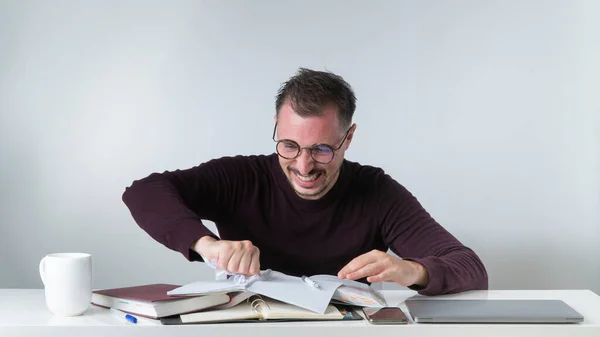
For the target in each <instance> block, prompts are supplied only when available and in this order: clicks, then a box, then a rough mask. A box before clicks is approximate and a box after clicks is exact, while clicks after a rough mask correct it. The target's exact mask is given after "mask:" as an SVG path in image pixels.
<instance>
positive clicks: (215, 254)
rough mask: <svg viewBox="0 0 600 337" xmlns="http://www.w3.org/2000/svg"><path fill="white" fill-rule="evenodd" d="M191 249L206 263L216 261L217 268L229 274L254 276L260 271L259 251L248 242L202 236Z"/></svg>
mask: <svg viewBox="0 0 600 337" xmlns="http://www.w3.org/2000/svg"><path fill="white" fill-rule="evenodd" d="M192 249H193V250H195V251H196V252H197V253H198V254H200V255H202V256H203V257H205V258H206V259H207V260H208V261H212V260H214V259H216V260H217V267H218V268H220V269H223V270H226V271H228V272H230V273H236V274H243V275H256V274H258V272H259V271H260V261H259V256H260V251H259V250H258V248H257V247H255V246H254V245H253V244H252V242H250V241H248V240H245V241H228V240H217V239H215V238H213V237H211V236H203V237H201V238H200V239H199V240H198V241H196V242H195V243H194V245H193V248H192Z"/></svg>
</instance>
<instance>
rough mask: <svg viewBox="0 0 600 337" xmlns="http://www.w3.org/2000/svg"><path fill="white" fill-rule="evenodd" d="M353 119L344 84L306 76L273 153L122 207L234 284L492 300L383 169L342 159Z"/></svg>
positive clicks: (140, 186) (231, 161)
mask: <svg viewBox="0 0 600 337" xmlns="http://www.w3.org/2000/svg"><path fill="white" fill-rule="evenodd" d="M355 107H356V99H355V96H354V93H353V91H352V88H351V87H350V85H349V84H348V83H346V82H345V81H344V80H343V79H342V78H341V77H340V76H338V75H335V74H333V73H329V72H322V71H314V70H309V69H302V68H301V69H300V70H299V71H298V73H297V74H296V75H295V76H293V77H292V78H290V79H289V80H288V81H287V82H285V83H284V84H283V85H282V87H281V88H280V90H279V92H278V95H277V99H276V104H275V108H276V114H275V127H274V130H273V140H274V141H275V148H276V153H273V154H271V155H255V156H235V157H223V158H219V159H212V160H210V161H207V162H204V163H202V164H200V165H198V166H197V167H193V168H190V169H186V170H176V171H174V172H164V173H162V174H159V173H153V174H151V175H150V176H148V177H146V178H144V179H141V180H138V181H134V182H133V184H132V185H131V186H130V187H128V188H127V189H126V190H125V192H124V194H123V201H124V202H125V204H126V205H127V207H129V209H130V211H131V214H132V216H133V218H134V219H135V221H136V222H137V223H138V225H139V226H140V227H141V228H142V229H143V230H145V231H146V232H147V233H148V234H149V235H150V236H152V237H153V238H154V239H155V240H157V241H158V242H160V243H162V244H163V245H165V246H166V247H168V248H170V249H173V250H176V251H179V252H181V254H183V255H184V256H185V257H186V258H187V259H188V260H189V261H202V257H204V258H205V259H206V260H208V261H213V260H217V266H218V267H219V268H221V269H225V270H227V271H229V272H232V273H241V274H245V275H253V274H256V273H258V272H259V271H260V270H264V269H269V268H270V269H273V270H277V271H280V272H283V273H287V274H290V275H296V276H300V275H315V274H333V275H337V276H338V277H340V278H343V279H351V280H359V281H365V280H366V282H396V283H398V284H400V285H403V286H407V287H410V288H411V289H414V290H417V291H419V292H420V293H421V294H424V295H437V294H444V293H456V292H462V291H466V290H473V289H487V287H488V279H487V273H486V270H485V267H484V265H483V263H482V262H481V260H480V259H479V258H478V256H477V255H476V254H475V253H474V252H473V251H472V250H471V249H469V248H467V247H465V246H464V245H462V244H461V243H460V242H459V241H458V240H457V239H456V238H455V237H453V236H452V235H451V234H450V233H448V232H447V231H446V230H445V229H444V228H443V227H442V226H440V225H439V224H438V223H437V222H436V221H435V220H434V219H433V218H432V217H431V216H430V215H429V214H428V213H427V212H426V211H425V209H424V208H423V207H422V206H421V205H420V204H419V202H418V201H417V200H416V198H415V197H413V196H412V195H411V194H410V192H408V191H407V190H406V189H405V188H404V187H403V186H401V185H400V184H399V183H397V182H396V181H395V180H393V179H392V178H391V177H390V176H389V175H387V174H385V173H384V171H383V170H382V169H380V168H376V167H372V166H365V165H360V164H358V163H354V162H350V161H348V160H346V159H344V153H345V151H346V150H347V149H348V148H349V147H350V144H351V143H352V140H353V138H354V133H355V131H356V125H355V124H353V123H352V116H353V114H354V110H355ZM202 219H207V220H210V221H213V222H214V223H215V224H216V226H217V228H218V231H219V235H220V238H218V237H216V236H215V235H213V234H212V232H210V230H208V229H207V228H206V227H205V226H204V225H203V224H202ZM388 248H389V249H391V250H392V251H393V252H395V253H396V254H397V255H398V256H400V257H401V258H397V257H394V256H392V255H390V254H387V253H386V252H387V250H388Z"/></svg>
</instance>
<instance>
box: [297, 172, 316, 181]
mask: <svg viewBox="0 0 600 337" xmlns="http://www.w3.org/2000/svg"><path fill="white" fill-rule="evenodd" d="M318 176H319V174H318V173H317V174H313V175H310V176H303V175H300V174H298V173H296V177H298V178H299V179H300V180H302V181H313V180H315V179H317V177H318Z"/></svg>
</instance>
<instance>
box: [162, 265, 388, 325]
mask: <svg viewBox="0 0 600 337" xmlns="http://www.w3.org/2000/svg"><path fill="white" fill-rule="evenodd" d="M310 279H311V280H313V281H315V282H316V283H317V284H318V285H319V288H318V289H315V288H313V287H311V286H309V285H307V283H306V282H304V281H303V280H302V279H301V278H300V277H295V276H291V275H286V274H284V273H281V272H277V271H272V270H267V271H264V272H261V274H260V275H255V276H253V277H251V278H249V279H243V280H241V281H240V279H236V278H229V279H227V280H217V281H198V282H194V283H190V284H186V285H184V286H182V287H179V288H177V289H173V290H171V291H169V292H168V293H167V294H169V295H177V296H197V295H207V294H214V293H231V292H246V291H249V292H252V293H255V294H260V295H263V296H266V297H269V298H272V299H276V300H278V301H281V302H285V303H289V304H293V305H295V306H298V307H301V308H304V309H308V310H311V311H314V312H316V313H318V314H323V313H325V311H326V309H327V306H328V305H329V304H330V302H331V301H332V300H333V301H335V302H337V303H344V304H350V305H355V306H367V307H382V306H385V305H386V302H385V299H384V298H383V296H381V294H380V293H378V292H377V291H376V290H375V289H373V288H372V287H370V286H369V285H366V284H363V283H360V282H357V281H351V280H341V279H339V278H338V277H336V276H333V275H314V276H311V277H310Z"/></svg>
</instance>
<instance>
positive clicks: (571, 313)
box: [405, 299, 583, 324]
mask: <svg viewBox="0 0 600 337" xmlns="http://www.w3.org/2000/svg"><path fill="white" fill-rule="evenodd" d="M405 304H406V306H407V307H408V311H409V313H410V315H411V317H412V319H413V321H414V322H415V323H553V324H554V323H580V322H583V316H582V315H581V314H580V313H578V312H577V311H575V310H574V309H573V308H571V307H570V306H569V305H567V304H566V303H565V302H563V301H561V300H553V299H552V300H550V299H548V300H525V299H523V300H521V299H472V300H471V299H464V300H457V299H444V300H437V299H436V300H431V299H407V300H406V301H405Z"/></svg>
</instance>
